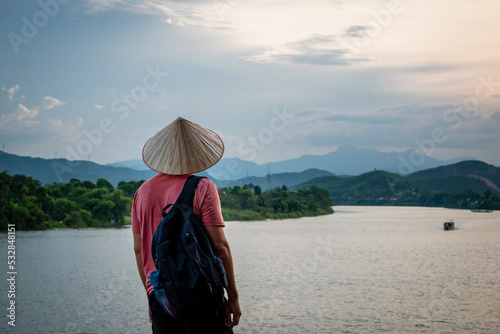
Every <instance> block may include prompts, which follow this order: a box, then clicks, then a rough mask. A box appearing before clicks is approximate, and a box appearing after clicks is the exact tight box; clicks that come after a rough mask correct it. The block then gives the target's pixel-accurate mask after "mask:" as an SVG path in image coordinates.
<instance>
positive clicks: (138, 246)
mask: <svg viewBox="0 0 500 334" xmlns="http://www.w3.org/2000/svg"><path fill="white" fill-rule="evenodd" d="M134 252H135V262H136V263H137V270H139V276H141V281H142V284H143V285H144V289H146V274H144V269H143V268H142V240H141V234H140V233H134Z"/></svg>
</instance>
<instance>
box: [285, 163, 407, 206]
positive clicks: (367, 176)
mask: <svg viewBox="0 0 500 334" xmlns="http://www.w3.org/2000/svg"><path fill="white" fill-rule="evenodd" d="M312 185H316V186H318V187H321V188H325V189H326V190H328V193H329V195H330V197H331V198H332V200H333V202H334V203H335V204H340V205H347V204H357V205H363V204H366V205H377V204H387V203H391V204H414V203H413V200H414V199H413V197H414V188H415V186H414V185H413V183H412V182H411V181H409V180H407V179H405V178H404V177H402V176H400V175H398V174H395V173H390V172H386V171H380V170H376V171H372V172H368V173H364V174H361V175H358V176H350V177H345V178H341V177H338V176H322V177H319V178H314V179H312V180H309V181H307V182H303V183H300V184H298V185H295V186H293V187H292V189H301V188H303V187H306V188H307V187H310V186H312Z"/></svg>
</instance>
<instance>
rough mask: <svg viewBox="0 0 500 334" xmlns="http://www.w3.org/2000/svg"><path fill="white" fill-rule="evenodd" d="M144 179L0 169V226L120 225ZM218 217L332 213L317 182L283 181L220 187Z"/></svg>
mask: <svg viewBox="0 0 500 334" xmlns="http://www.w3.org/2000/svg"><path fill="white" fill-rule="evenodd" d="M143 182H144V180H141V181H128V182H125V181H121V182H119V183H118V187H117V188H114V187H113V185H112V184H111V183H110V182H109V181H107V180H106V179H103V178H100V179H98V180H97V182H96V183H94V182H92V181H80V180H77V179H72V180H71V181H70V182H68V183H51V184H47V185H45V186H42V185H41V183H40V182H39V181H37V180H35V179H33V178H32V177H29V176H25V175H14V176H10V175H8V174H7V173H6V172H2V173H0V228H1V230H2V231H5V230H6V229H7V225H8V224H9V223H10V224H16V229H18V230H40V229H46V228H56V227H111V226H122V225H124V224H126V223H128V222H126V217H127V216H128V215H129V214H130V206H131V203H132V198H133V196H134V194H135V192H136V190H137V189H138V188H139V186H140V185H141V184H142V183H143ZM220 193H221V195H220V198H221V204H222V213H223V216H224V219H225V220H227V221H229V220H256V219H267V218H271V219H275V218H296V217H303V216H315V215H321V214H328V213H332V212H333V210H332V208H331V206H332V205H333V203H332V201H331V199H330V197H329V196H328V192H327V191H326V190H324V189H321V188H319V187H317V186H312V187H310V189H300V190H298V191H296V192H291V191H288V189H287V188H286V187H285V186H283V187H282V188H277V189H275V190H272V191H268V192H262V190H261V189H260V187H258V186H255V187H254V186H253V185H245V186H243V187H239V186H236V187H233V188H224V189H222V190H221V191H220Z"/></svg>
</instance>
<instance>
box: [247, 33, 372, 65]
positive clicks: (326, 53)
mask: <svg viewBox="0 0 500 334" xmlns="http://www.w3.org/2000/svg"><path fill="white" fill-rule="evenodd" d="M343 39H344V38H343V37H342V36H339V35H311V36H310V37H308V38H305V39H302V40H298V41H294V42H290V43H286V44H283V45H281V46H278V47H276V48H273V49H268V50H263V51H260V52H258V53H257V54H255V55H253V56H249V57H244V58H243V59H244V60H246V61H249V62H252V63H260V64H268V63H285V64H308V65H325V66H347V65H352V64H357V63H363V62H369V61H371V60H373V59H372V58H371V57H364V56H360V55H356V54H355V52H353V50H354V49H355V48H354V47H350V44H349V43H345V41H344V40H343Z"/></svg>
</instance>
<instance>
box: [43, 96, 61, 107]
mask: <svg viewBox="0 0 500 334" xmlns="http://www.w3.org/2000/svg"><path fill="white" fill-rule="evenodd" d="M65 103H66V102H62V101H59V100H58V99H56V98H54V97H50V96H45V97H44V98H43V108H44V109H45V110H50V109H54V108H56V107H60V106H62V105H63V104H65Z"/></svg>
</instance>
